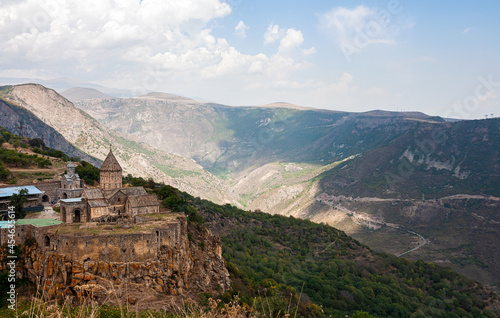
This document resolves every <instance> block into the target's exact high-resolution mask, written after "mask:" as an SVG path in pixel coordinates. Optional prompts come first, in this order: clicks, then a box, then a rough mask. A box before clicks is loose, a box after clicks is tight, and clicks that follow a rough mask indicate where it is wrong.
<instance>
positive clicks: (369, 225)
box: [0, 84, 500, 288]
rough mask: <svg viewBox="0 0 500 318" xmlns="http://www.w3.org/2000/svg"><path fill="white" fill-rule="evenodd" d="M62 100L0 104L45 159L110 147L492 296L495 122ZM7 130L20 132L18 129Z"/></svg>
mask: <svg viewBox="0 0 500 318" xmlns="http://www.w3.org/2000/svg"><path fill="white" fill-rule="evenodd" d="M62 95H63V96H67V98H68V99H71V100H72V101H73V103H74V104H73V103H71V102H70V101H69V100H68V99H66V98H64V97H63V96H61V95H59V94H57V93H56V92H55V91H53V90H51V89H48V88H45V87H43V86H41V85H35V84H28V85H16V86H7V87H3V88H2V92H1V96H0V97H1V100H0V104H2V105H10V106H9V107H11V109H13V110H11V112H12V113H16V114H20V113H22V112H24V113H23V114H24V115H23V116H24V117H18V118H22V120H21V119H19V120H21V121H22V122H24V123H25V126H27V125H28V123H30V127H32V129H31V130H30V132H29V133H30V134H35V133H36V136H35V137H40V136H41V135H42V136H43V135H44V134H48V131H49V130H50V131H53V134H55V133H57V134H58V136H60V137H59V139H60V141H58V142H54V143H53V144H50V143H49V144H48V145H49V146H51V147H54V148H58V147H59V148H61V147H63V141H62V140H66V141H67V143H68V145H66V146H65V147H74V148H75V150H74V151H75V153H76V152H77V151H78V154H79V155H81V156H82V158H87V157H84V155H82V153H85V154H87V155H88V156H91V157H95V158H97V159H101V160H102V159H103V158H104V157H105V154H106V153H107V151H108V150H109V146H110V144H111V145H112V146H113V149H114V151H115V154H117V156H118V158H119V160H120V161H121V162H123V164H122V165H123V167H124V170H125V172H126V173H131V174H135V175H141V176H143V177H152V178H154V179H156V180H158V181H163V182H165V183H167V184H172V185H174V186H176V187H178V188H180V189H181V190H183V191H186V192H189V193H191V194H192V195H194V196H199V197H202V198H206V199H210V200H212V201H214V202H218V203H231V204H234V205H237V206H239V207H242V208H246V209H248V210H262V211H264V212H268V213H273V214H282V215H293V216H295V217H300V218H305V219H310V220H313V221H315V222H325V223H328V224H331V225H333V226H336V227H338V228H340V229H342V230H344V231H346V232H347V233H348V234H350V235H352V236H354V237H355V238H358V239H360V240H361V241H363V242H365V243H367V244H368V245H370V246H372V247H373V248H375V249H378V250H382V251H388V252H392V253H395V254H402V253H405V252H406V251H408V250H411V249H413V248H414V247H416V248H417V249H415V250H414V251H412V252H411V253H408V254H405V257H408V258H410V259H412V258H423V259H425V260H431V261H434V262H436V263H444V264H448V265H451V266H452V267H453V268H454V269H455V270H457V271H459V272H463V273H466V274H467V275H469V276H471V277H472V278H474V279H477V280H479V281H481V282H483V283H486V284H489V285H491V287H492V288H499V286H500V260H499V259H498V255H500V250H499V247H497V246H496V244H494V243H495V241H496V239H495V238H498V234H499V231H500V228H499V225H500V215H498V213H497V211H498V210H499V209H498V207H499V206H500V199H499V197H500V183H499V182H498V180H499V175H500V171H499V169H500V163H499V158H500V156H499V153H498V152H499V149H500V130H499V127H500V119H497V118H492V119H487V120H474V121H456V122H449V121H447V120H444V119H442V118H439V117H431V116H428V115H426V114H422V113H418V112H385V111H379V110H377V111H371V112H365V113H349V112H335V111H327V110H319V109H311V108H305V107H300V106H297V105H290V104H287V103H275V104H268V105H263V106H241V107H231V106H227V105H220V104H216V103H203V102H199V101H196V100H193V99H190V98H186V97H181V96H176V95H171V94H166V93H149V94H146V95H143V96H139V97H134V98H112V97H111V96H107V95H105V94H102V93H100V92H99V91H95V90H89V89H81V88H79V89H71V90H68V91H65V92H62ZM75 106H76V107H75ZM5 107H6V106H5ZM9 116H13V115H9ZM18 116H20V115H18ZM35 122H36V123H35ZM6 128H8V129H11V130H16V129H19V127H18V126H16V124H15V120H14V121H12V123H10V124H9V125H7V127H6ZM61 138H62V139H61ZM89 160H90V159H89Z"/></svg>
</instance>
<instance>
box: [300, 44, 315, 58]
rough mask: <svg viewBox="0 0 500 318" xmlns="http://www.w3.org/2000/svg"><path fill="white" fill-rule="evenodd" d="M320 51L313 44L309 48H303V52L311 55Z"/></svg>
mask: <svg viewBox="0 0 500 318" xmlns="http://www.w3.org/2000/svg"><path fill="white" fill-rule="evenodd" d="M317 52H318V51H316V48H315V47H314V46H313V47H311V48H309V49H303V50H302V54H304V55H305V56H309V55H313V54H316V53H317Z"/></svg>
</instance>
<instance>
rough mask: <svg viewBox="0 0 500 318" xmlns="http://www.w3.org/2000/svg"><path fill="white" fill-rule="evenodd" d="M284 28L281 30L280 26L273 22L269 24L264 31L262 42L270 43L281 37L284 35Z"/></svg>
mask: <svg viewBox="0 0 500 318" xmlns="http://www.w3.org/2000/svg"><path fill="white" fill-rule="evenodd" d="M285 32H286V31H285V30H281V29H280V26H279V25H277V24H275V25H272V24H270V25H269V26H268V27H267V31H266V33H264V44H266V45H267V44H271V43H273V42H276V41H277V40H279V39H281V38H282V37H283V36H284V35H285Z"/></svg>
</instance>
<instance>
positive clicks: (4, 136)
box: [0, 127, 80, 180]
mask: <svg viewBox="0 0 500 318" xmlns="http://www.w3.org/2000/svg"><path fill="white" fill-rule="evenodd" d="M5 142H8V143H10V144H12V145H13V146H14V147H15V148H16V150H13V149H7V148H4V147H3V143H5ZM17 148H24V149H31V150H32V151H33V152H35V153H37V154H40V155H41V156H37V155H28V154H25V153H21V152H19V151H17ZM43 156H50V157H55V158H61V159H62V160H63V161H68V160H73V161H80V158H78V157H72V158H70V157H69V156H67V155H66V154H64V153H63V152H62V151H59V150H56V149H53V148H50V147H47V146H45V143H44V142H43V140H41V139H40V138H34V139H29V138H21V137H20V136H18V135H16V134H13V133H11V132H9V131H8V130H6V129H5V128H3V127H0V164H2V163H3V165H11V166H15V167H30V166H38V167H40V168H47V167H50V166H51V165H52V162H51V161H50V160H49V159H47V158H44V157H43ZM3 165H0V180H6V178H8V177H6V176H5V175H6V174H7V176H8V175H10V173H9V172H8V170H6V168H5V167H3ZM2 167H3V169H2Z"/></svg>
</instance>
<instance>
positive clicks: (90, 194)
mask: <svg viewBox="0 0 500 318" xmlns="http://www.w3.org/2000/svg"><path fill="white" fill-rule="evenodd" d="M82 197H83V198H85V199H87V200H103V199H104V195H103V194H102V191H101V189H85V190H83V193H82Z"/></svg>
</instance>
